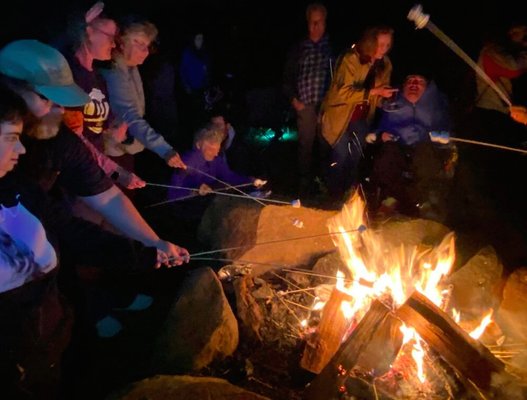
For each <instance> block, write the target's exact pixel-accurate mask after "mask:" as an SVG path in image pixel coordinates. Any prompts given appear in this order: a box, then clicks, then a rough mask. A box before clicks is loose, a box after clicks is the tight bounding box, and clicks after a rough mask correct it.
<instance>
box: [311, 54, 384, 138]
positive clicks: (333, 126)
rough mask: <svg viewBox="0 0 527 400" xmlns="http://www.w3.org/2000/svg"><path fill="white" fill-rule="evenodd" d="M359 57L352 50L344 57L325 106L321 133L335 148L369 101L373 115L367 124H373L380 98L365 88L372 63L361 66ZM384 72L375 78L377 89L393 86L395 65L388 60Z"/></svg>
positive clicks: (322, 113) (325, 99)
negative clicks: (361, 106) (358, 110)
mask: <svg viewBox="0 0 527 400" xmlns="http://www.w3.org/2000/svg"><path fill="white" fill-rule="evenodd" d="M359 57H360V56H359V53H358V52H357V51H356V50H354V49H351V50H349V51H348V52H347V53H346V54H344V56H343V57H342V60H341V62H340V63H339V65H338V67H337V71H336V72H335V76H334V78H333V80H332V82H331V86H330V88H329V90H328V91H327V93H326V96H325V98H324V101H323V102H322V106H321V121H320V122H321V133H322V136H323V137H324V139H325V140H326V141H327V142H328V143H329V144H330V145H331V146H333V145H335V143H337V142H338V140H339V139H340V137H341V136H342V135H343V134H344V132H345V131H346V129H347V127H348V125H349V123H350V120H351V116H352V114H353V110H354V109H355V107H356V106H357V105H358V104H360V103H362V102H364V101H367V102H368V104H369V112H368V116H367V121H368V122H371V120H372V118H373V115H374V113H375V109H376V107H377V104H378V103H379V101H380V97H379V96H377V95H371V94H370V92H369V90H366V89H365V88H364V81H365V79H366V75H367V74H368V71H369V70H370V67H371V66H372V64H371V63H367V64H361V62H360V59H359ZM383 61H384V65H385V67H384V69H383V70H382V72H381V73H380V74H378V76H376V77H375V84H374V85H373V87H377V86H381V85H389V84H390V78H391V74H392V63H391V61H390V59H389V58H388V57H386V56H385V57H384V59H383Z"/></svg>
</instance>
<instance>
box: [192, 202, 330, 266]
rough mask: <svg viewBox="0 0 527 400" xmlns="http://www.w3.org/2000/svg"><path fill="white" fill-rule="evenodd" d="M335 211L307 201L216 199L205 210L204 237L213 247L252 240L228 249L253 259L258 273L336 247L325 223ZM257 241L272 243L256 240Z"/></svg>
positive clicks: (243, 258)
mask: <svg viewBox="0 0 527 400" xmlns="http://www.w3.org/2000/svg"><path fill="white" fill-rule="evenodd" d="M335 214H336V212H335V211H325V210H318V209H311V208H305V207H300V208H294V207H292V206H274V205H268V206H266V207H263V208H262V207H261V206H259V205H258V204H257V203H255V202H248V201H247V200H242V201H234V200H233V199H216V200H215V201H214V203H213V204H212V205H211V207H209V208H208V209H207V211H206V212H205V215H204V216H203V219H202V222H201V224H200V227H199V237H200V239H201V240H202V241H204V242H206V243H207V244H209V245H210V247H212V248H213V249H222V248H231V247H240V246H247V247H245V248H242V249H232V250H227V251H225V255H226V257H227V258H229V259H236V260H240V261H246V262H249V263H253V264H254V268H253V275H260V274H262V273H264V272H266V271H268V270H269V269H273V268H276V267H279V266H290V267H291V266H300V265H309V264H310V262H311V261H312V260H313V259H315V258H317V257H320V256H321V255H323V254H325V253H328V252H330V251H333V250H334V248H335V246H334V245H333V243H332V241H331V238H330V237H329V235H328V227H327V226H326V223H327V220H328V218H329V217H332V216H333V215H335ZM304 237H308V238H305V239H304ZM295 238H301V239H298V240H294V239H295ZM268 242H273V243H268ZM256 243H268V244H264V245H256V246H255V244H256Z"/></svg>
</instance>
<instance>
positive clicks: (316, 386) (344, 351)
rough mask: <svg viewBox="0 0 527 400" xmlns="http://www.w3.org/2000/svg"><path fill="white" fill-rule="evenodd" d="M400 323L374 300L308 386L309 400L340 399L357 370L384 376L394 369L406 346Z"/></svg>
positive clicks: (386, 308)
mask: <svg viewBox="0 0 527 400" xmlns="http://www.w3.org/2000/svg"><path fill="white" fill-rule="evenodd" d="M400 325H401V323H400V321H399V320H398V319H397V318H396V317H395V316H394V315H393V313H392V312H391V310H390V309H389V308H388V307H387V306H385V305H384V304H383V303H381V302H380V301H379V300H374V301H373V303H372V305H371V307H370V309H369V310H368V312H367V313H366V315H364V317H363V318H362V320H361V321H360V323H359V324H358V325H357V326H356V328H355V329H354V330H353V332H352V334H351V335H350V337H349V338H348V339H347V340H346V341H345V342H344V343H343V344H342V346H341V347H340V348H339V350H338V351H337V353H336V354H335V355H334V356H333V358H332V359H331V361H330V362H329V363H328V365H327V366H326V367H325V368H324V370H323V371H322V373H320V374H319V375H318V377H317V378H316V379H315V380H314V381H313V382H312V383H311V384H310V385H309V387H307V389H306V392H305V398H306V399H308V400H331V399H340V398H341V394H342V392H343V391H347V389H346V387H347V385H345V383H346V381H347V379H348V376H350V375H351V371H352V370H353V369H357V368H358V369H360V370H362V371H367V372H369V373H370V372H371V373H372V375H375V376H380V375H382V374H384V373H385V372H387V371H388V370H389V369H390V364H391V363H392V362H393V360H395V357H396V356H397V353H398V352H399V350H400V348H401V345H402V333H401V331H400V329H399V328H400Z"/></svg>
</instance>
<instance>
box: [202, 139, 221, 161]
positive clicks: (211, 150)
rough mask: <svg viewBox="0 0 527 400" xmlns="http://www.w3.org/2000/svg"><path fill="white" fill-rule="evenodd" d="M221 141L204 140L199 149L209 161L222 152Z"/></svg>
mask: <svg viewBox="0 0 527 400" xmlns="http://www.w3.org/2000/svg"><path fill="white" fill-rule="evenodd" d="M220 148H221V143H217V142H212V141H210V140H204V141H202V142H201V143H200V144H199V146H198V149H200V151H201V154H202V155H203V158H204V159H205V160H207V161H212V160H214V159H215V158H216V157H217V156H218V154H219V153H220Z"/></svg>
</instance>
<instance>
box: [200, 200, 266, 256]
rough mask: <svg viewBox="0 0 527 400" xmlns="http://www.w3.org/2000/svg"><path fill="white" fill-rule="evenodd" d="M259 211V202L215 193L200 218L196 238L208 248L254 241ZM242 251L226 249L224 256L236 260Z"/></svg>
mask: <svg viewBox="0 0 527 400" xmlns="http://www.w3.org/2000/svg"><path fill="white" fill-rule="evenodd" d="M261 210H262V206H261V205H259V204H258V203H256V202H254V201H252V200H249V199H237V198H226V197H221V196H218V197H217V198H216V199H214V201H213V202H212V203H211V205H210V206H209V207H208V208H207V210H206V211H205V213H204V214H203V217H202V218H201V222H200V225H199V228H198V238H199V240H200V241H201V242H203V243H205V244H207V245H209V246H210V247H211V248H212V249H225V248H230V247H238V246H251V245H252V244H254V243H255V241H256V228H257V226H258V218H259V217H260V212H261ZM243 251H244V249H233V250H227V251H225V254H224V256H225V257H226V258H230V259H236V258H237V257H238V256H239V255H240V254H242V253H243Z"/></svg>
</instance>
